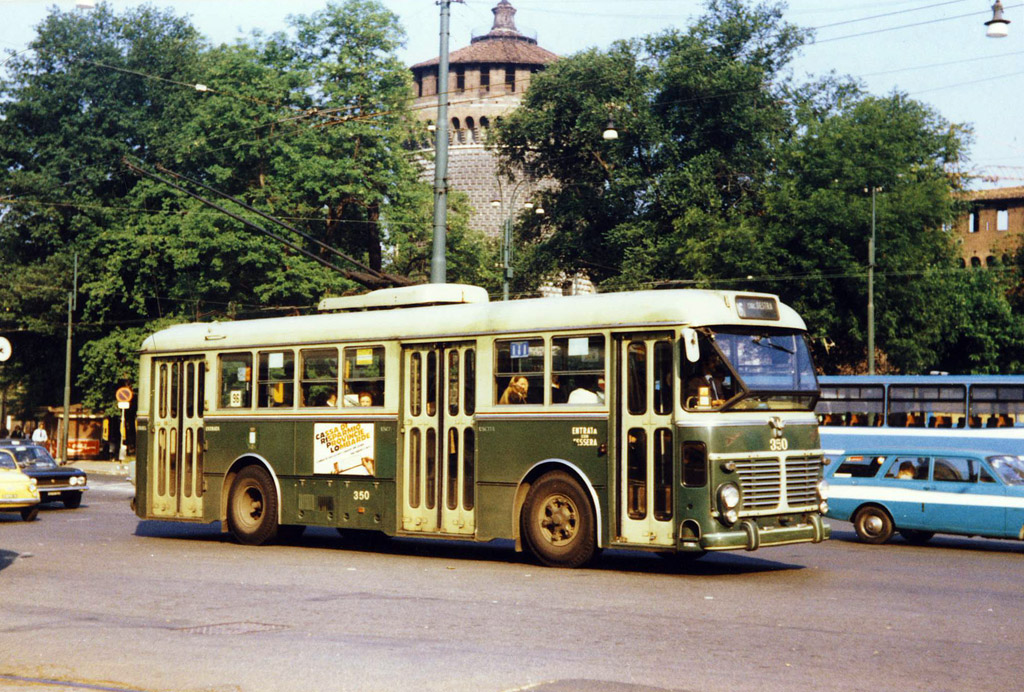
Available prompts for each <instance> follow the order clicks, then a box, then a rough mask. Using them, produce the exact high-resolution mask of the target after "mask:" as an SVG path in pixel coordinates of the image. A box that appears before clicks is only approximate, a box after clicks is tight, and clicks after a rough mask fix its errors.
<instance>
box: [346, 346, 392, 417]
mask: <svg viewBox="0 0 1024 692" xmlns="http://www.w3.org/2000/svg"><path fill="white" fill-rule="evenodd" d="M360 349H363V350H365V349H369V350H370V351H371V352H372V358H373V359H374V361H375V362H376V361H377V357H378V354H379V356H380V361H379V362H380V368H381V370H380V374H379V375H377V376H376V377H352V376H350V375H349V374H348V363H349V361H348V358H347V355H346V354H347V353H348V352H349V351H355V354H354V357H355V358H356V359H358V358H359V354H358V351H359V350H360ZM340 350H341V361H340V369H339V372H338V375H339V379H340V381H341V382H340V387H339V389H338V391H339V392H341V396H340V397H339V403H340V404H341V406H342V407H343V408H347V409H360V408H361V409H366V408H373V409H380V408H383V407H384V406H385V405H386V404H387V396H388V391H389V389H391V388H390V387H389V386H388V372H389V371H390V370H395V369H400V368H398V366H397V364H396V366H395V367H393V368H388V359H389V357H392V358H393V357H397V356H396V354H395V353H391V352H389V349H388V344H384V343H380V342H371V343H365V344H341V348H340ZM353 363H355V361H353ZM353 382H357V383H364V386H363V387H361V388H360V390H357V391H352V392H350V391H349V386H350V383H353ZM365 383H369V384H365ZM363 392H367V393H369V394H370V398H371V401H372V403H371V404H370V406H362V405H361V404H360V403H359V400H358V397H359V396H360V395H361V394H362V393H363ZM352 397H356V398H355V399H353V398H352Z"/></svg>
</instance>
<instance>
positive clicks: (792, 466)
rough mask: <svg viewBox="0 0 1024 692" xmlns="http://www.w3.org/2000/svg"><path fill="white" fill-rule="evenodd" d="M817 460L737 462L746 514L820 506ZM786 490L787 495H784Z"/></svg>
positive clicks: (818, 463)
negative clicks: (818, 501) (818, 502)
mask: <svg viewBox="0 0 1024 692" xmlns="http://www.w3.org/2000/svg"><path fill="white" fill-rule="evenodd" d="M820 468H821V461H820V460H819V459H818V458H816V457H813V458H807V457H803V458H798V457H794V458H786V459H779V458H768V459H743V460H740V461H737V462H736V473H737V475H738V476H739V481H740V489H741V490H742V491H743V512H741V513H762V512H764V511H765V510H776V509H792V508H798V507H801V508H802V507H810V506H813V505H815V504H817V498H818V487H817V486H818V472H819V470H820ZM783 489H784V490H785V495H783Z"/></svg>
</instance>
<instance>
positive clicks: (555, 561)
mask: <svg viewBox="0 0 1024 692" xmlns="http://www.w3.org/2000/svg"><path fill="white" fill-rule="evenodd" d="M520 530H521V533H522V535H523V538H524V539H525V542H526V546H527V548H528V549H529V550H530V552H531V553H532V554H533V556H534V557H536V558H537V560H538V561H539V562H541V563H542V564H544V565H547V566H548V567H580V566H581V565H584V564H586V563H587V562H589V561H590V560H591V558H593V557H594V553H595V551H596V541H595V538H594V537H595V533H596V532H595V526H594V512H593V510H592V509H591V507H590V500H589V499H588V498H587V495H586V493H584V492H583V489H582V488H581V487H580V485H579V483H577V482H576V481H575V479H573V478H572V476H570V475H569V474H567V473H563V472H561V471H557V472H554V473H549V474H547V475H545V476H543V477H541V478H540V479H539V480H538V481H537V482H536V483H534V484H533V486H532V487H531V488H530V492H528V493H527V494H526V502H525V504H524V505H523V513H522V515H521V519H520Z"/></svg>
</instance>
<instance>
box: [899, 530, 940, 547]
mask: <svg viewBox="0 0 1024 692" xmlns="http://www.w3.org/2000/svg"><path fill="white" fill-rule="evenodd" d="M900 535H901V536H903V540H905V541H906V542H907V543H912V544H914V545H924V544H925V543H927V542H928V541H930V540H931V539H932V537H933V536H935V532H934V531H917V530H915V529H900Z"/></svg>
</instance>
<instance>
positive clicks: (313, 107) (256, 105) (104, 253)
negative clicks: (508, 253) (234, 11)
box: [0, 0, 493, 406]
mask: <svg viewBox="0 0 1024 692" xmlns="http://www.w3.org/2000/svg"><path fill="white" fill-rule="evenodd" d="M291 22H292V23H291V26H290V29H289V31H286V32H281V33H279V34H274V35H272V36H263V35H259V34H257V35H254V36H252V37H251V39H250V40H248V41H244V42H238V43H236V44H234V45H231V46H213V47H211V46H209V45H208V44H207V43H206V42H205V41H204V40H203V38H202V37H201V36H200V35H199V34H198V32H196V31H195V29H194V28H192V27H191V25H190V24H189V23H188V21H187V20H186V19H183V18H180V17H176V16H174V15H173V14H171V13H170V12H169V11H159V10H155V9H153V8H148V7H143V8H139V9H132V10H129V11H127V12H125V13H123V14H117V13H115V12H114V11H113V10H112V9H111V8H110V7H109V6H107V5H103V4H101V5H100V6H99V7H98V8H97V10H96V11H95V12H91V13H65V12H60V11H59V10H54V11H53V12H52V13H51V14H50V15H49V16H48V17H47V18H46V20H45V21H44V22H43V23H42V24H41V25H40V27H39V34H38V36H37V37H36V39H35V40H34V41H33V43H32V48H33V49H34V50H33V52H31V53H25V54H21V55H17V56H14V57H12V59H11V60H10V61H9V62H8V63H7V65H6V68H7V76H6V77H5V79H4V80H3V81H0V260H2V261H3V262H4V263H5V264H6V265H9V266H18V267H19V268H20V270H21V274H20V275H21V276H24V277H25V278H24V279H20V280H19V285H18V286H11V287H2V288H0V306H2V307H3V311H2V312H0V317H2V319H3V320H4V323H3V324H0V328H6V329H21V330H24V334H25V335H26V336H25V339H26V340H35V341H40V342H42V343H43V344H44V345H45V348H43V349H42V350H40V351H38V352H34V353H33V355H34V356H36V357H38V358H39V362H40V363H48V364H49V366H48V367H33V368H31V369H30V372H28V373H27V376H29V377H32V378H35V380H34V381H33V382H28V383H26V384H27V385H30V386H26V387H25V390H26V391H32V392H33V396H34V397H35V398H34V399H33V401H27V402H26V403H25V405H26V406H31V405H33V404H35V403H40V402H43V401H47V402H52V401H55V400H58V399H59V384H58V382H59V379H60V378H58V377H54V376H53V375H54V373H55V372H57V373H58V374H59V369H56V368H53V367H52V364H53V363H62V362H63V343H64V342H63V339H62V338H57V337H58V336H63V330H64V328H65V326H66V321H67V319H66V316H65V314H66V298H67V294H68V292H69V290H70V288H71V281H70V278H71V265H72V263H73V256H74V255H76V254H77V255H78V257H79V264H80V270H79V301H78V305H79V309H78V311H77V312H76V314H75V317H74V319H75V322H76V326H75V345H76V348H77V349H79V350H80V354H81V361H80V362H78V363H76V368H75V369H76V371H77V372H79V373H80V376H79V379H78V383H79V385H80V387H81V389H82V392H83V397H84V398H85V400H86V401H88V402H90V403H91V404H92V405H99V404H100V403H101V402H104V401H111V400H112V394H113V391H114V389H115V388H116V387H117V386H119V385H120V384H123V383H124V379H125V377H124V366H123V364H122V363H121V362H120V360H121V359H122V358H124V357H126V354H128V353H130V351H131V349H132V348H134V346H136V345H137V342H138V341H139V340H140V336H141V335H142V334H144V333H146V332H148V331H151V330H152V329H154V328H156V327H157V326H159V325H160V324H164V323H166V321H168V320H170V321H182V320H196V319H223V318H233V317H248V316H256V315H264V314H268V313H270V314H289V313H296V312H302V311H306V310H309V309H311V308H312V306H315V304H316V303H317V302H318V301H319V299H320V298H321V297H323V296H324V295H328V294H338V293H345V292H351V291H357V290H364V289H363V288H362V287H361V286H359V285H358V283H356V282H355V281H353V280H352V279H351V278H346V277H345V276H342V275H339V274H337V273H335V272H333V271H331V270H329V269H327V268H325V267H323V266H321V265H320V264H318V263H317V262H315V261H312V260H311V259H309V258H308V257H306V256H303V255H302V254H300V253H298V252H295V251H294V250H291V249H288V248H285V247H283V246H282V245H281V244H280V243H278V242H277V241H275V240H272V239H270V238H268V237H266V236H264V235H261V234H259V233H258V232H255V231H253V230H252V229H251V228H250V227H247V226H245V225H243V224H241V223H239V222H238V221H236V220H234V219H232V218H229V217H228V216H226V215H224V214H222V213H220V212H218V211H215V210H213V209H211V208H209V207H208V206H206V205H204V204H202V203H201V202H199V201H197V200H195V199H193V198H191V197H188V196H186V195H184V194H182V193H181V192H179V191H177V190H175V189H172V188H171V187H170V186H168V185H165V184H163V183H161V182H157V181H155V180H151V179H148V178H140V177H138V176H136V175H135V174H134V173H132V172H131V171H130V170H129V168H128V167H127V166H125V165H123V164H122V160H125V161H127V162H129V163H130V164H131V165H133V166H140V167H142V168H143V169H148V170H151V171H152V170H153V169H155V168H157V167H161V166H162V167H166V169H167V170H169V171H173V172H175V173H177V174H181V175H184V176H187V177H188V178H190V179H192V180H195V181H199V182H201V183H203V184H205V185H210V186H212V187H213V188H216V189H217V190H220V191H223V192H224V193H226V194H228V195H231V196H233V197H235V198H238V199H241V200H244V201H245V202H246V203H248V204H250V205H252V206H254V207H256V208H258V209H260V210H262V211H264V212H267V213H269V214H271V215H273V216H276V217H277V218H280V219H283V220H285V221H286V222H287V223H289V224H291V225H293V226H294V227H296V228H297V229H298V230H300V231H302V232H303V233H305V234H307V235H308V236H309V237H311V238H313V239H315V240H316V241H320V242H322V243H324V244H326V245H328V246H330V247H333V248H336V249H338V250H340V251H342V252H345V253H347V254H348V255H351V256H354V257H355V258H356V259H357V260H358V261H360V262H362V263H363V264H364V265H366V266H369V267H371V268H373V269H375V270H383V271H385V272H402V273H407V274H409V275H410V276H412V277H413V278H414V279H421V278H423V277H424V276H425V272H424V270H423V267H424V266H425V263H424V262H423V258H424V257H428V256H429V252H430V250H429V234H430V232H431V227H430V220H429V213H430V206H431V204H432V197H431V193H430V188H429V185H428V184H427V183H426V182H423V181H421V180H420V175H419V164H418V163H417V159H416V155H415V153H414V152H413V150H412V149H411V148H410V147H409V146H408V145H409V143H410V142H414V141H419V140H421V139H422V136H423V134H424V131H423V129H422V125H421V124H418V123H417V121H416V120H415V118H414V117H413V116H412V115H411V113H410V112H409V110H408V108H407V104H408V96H409V93H410V76H409V74H408V71H407V70H406V69H405V68H404V66H403V65H402V64H401V63H400V62H399V61H398V60H397V58H396V56H395V50H396V49H397V47H398V46H399V45H400V43H401V42H402V40H403V39H404V34H403V32H402V29H401V27H400V26H399V25H398V22H397V18H396V17H395V16H394V15H393V14H391V13H390V12H387V11H386V10H384V9H383V7H382V6H381V5H380V4H379V3H377V2H372V1H370V0H349V1H348V2H344V3H339V4H328V5H327V6H326V8H325V9H323V10H321V11H319V12H316V13H314V14H313V15H311V16H309V17H295V18H293V19H292V20H291ZM163 175H164V176H165V177H168V176H170V175H171V174H170V173H166V172H165V173H164V174H163ZM190 186H191V184H186V187H190ZM203 194H204V196H207V197H213V196H214V195H213V193H209V192H204V193H203ZM226 206H229V207H230V206H231V205H230V203H227V204H226ZM239 213H240V215H241V216H242V217H245V218H248V219H250V220H251V221H257V222H258V223H259V225H261V226H264V227H269V228H270V230H273V231H274V232H275V233H277V234H279V235H283V236H288V239H289V241H290V242H293V243H295V244H296V245H298V246H300V247H302V248H303V249H304V250H306V251H309V252H312V253H314V254H320V255H321V256H322V257H323V258H324V259H329V260H331V261H333V262H335V263H336V264H341V263H342V261H341V260H337V259H336V258H334V257H333V255H330V254H329V253H327V251H325V250H324V249H323V248H322V247H321V246H319V245H316V244H314V243H310V242H307V241H305V240H303V239H301V238H299V237H298V236H293V235H289V233H288V232H287V231H285V230H283V229H280V228H278V227H276V226H273V225H272V224H270V223H269V222H267V221H265V220H259V219H257V218H256V217H255V216H254V215H252V214H250V213H249V212H245V211H239ZM466 218H467V217H466V215H465V214H464V213H459V212H458V211H457V212H456V213H455V214H454V215H453V217H452V236H451V243H450V244H451V246H453V247H455V248H457V249H459V250H462V249H465V250H467V251H468V252H467V253H466V259H465V260H464V261H461V262H454V263H453V264H454V267H453V268H454V271H451V272H450V273H449V275H450V276H451V277H452V278H453V280H460V279H463V278H464V277H470V278H482V279H485V280H486V279H487V278H488V272H487V271H481V269H480V267H481V266H489V265H491V264H493V263H492V262H478V263H476V262H473V261H472V259H473V258H479V257H483V256H484V255H485V254H486V252H487V250H486V247H485V245H484V243H483V242H482V239H481V238H480V237H479V236H478V235H476V234H473V233H471V232H469V231H468V229H467V227H466ZM346 268H349V267H346ZM492 280H493V279H492ZM29 335H31V339H30V338H29ZM131 360H133V361H134V357H132V358H131ZM129 379H130V380H132V381H133V380H134V379H135V375H134V372H132V373H130V376H129ZM36 384H38V385H40V386H35V385H36ZM78 398H79V397H78V396H77V394H76V396H75V400H78Z"/></svg>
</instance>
